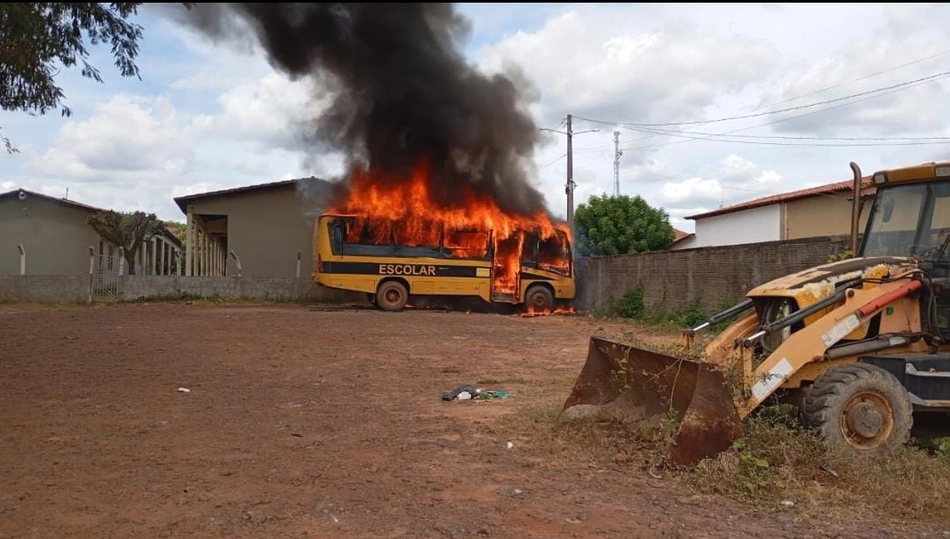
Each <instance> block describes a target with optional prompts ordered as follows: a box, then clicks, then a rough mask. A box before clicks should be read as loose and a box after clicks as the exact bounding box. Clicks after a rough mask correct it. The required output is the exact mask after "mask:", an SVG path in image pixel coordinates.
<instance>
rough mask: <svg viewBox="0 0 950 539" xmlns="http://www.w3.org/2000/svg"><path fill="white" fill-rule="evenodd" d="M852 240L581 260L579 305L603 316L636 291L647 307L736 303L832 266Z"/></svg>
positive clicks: (812, 240)
mask: <svg viewBox="0 0 950 539" xmlns="http://www.w3.org/2000/svg"><path fill="white" fill-rule="evenodd" d="M849 243H850V242H849V239H848V237H847V236H828V237H818V238H808V239H803V240H793V241H784V242H766V243H754V244H747V245H730V246H724V247H704V248H697V249H683V250H679V251H660V252H653V253H643V254H636V255H617V256H607V257H596V258H586V259H580V260H578V261H577V283H578V304H579V306H580V307H582V308H585V309H590V310H592V311H594V312H603V311H605V310H607V309H609V308H610V307H611V305H612V304H613V302H614V301H615V300H616V299H617V298H619V297H620V296H622V295H623V294H624V293H626V292H627V291H628V290H630V289H633V288H637V287H639V288H641V289H642V290H643V302H644V304H645V305H646V306H648V307H652V306H664V307H666V308H668V309H678V308H681V307H684V306H686V305H687V304H689V303H690V302H694V301H695V302H697V303H698V304H699V305H700V306H702V307H703V308H705V309H710V310H711V309H717V308H720V307H723V306H724V305H725V304H728V303H737V302H738V301H739V300H741V299H742V297H743V296H744V294H745V292H746V291H748V290H749V289H750V288H753V287H755V286H757V285H760V284H762V283H764V282H767V281H769V280H771V279H774V278H776V277H780V276H782V275H786V274H789V273H793V272H796V271H800V270H803V269H806V268H809V267H812V266H817V265H820V264H823V263H825V262H827V260H828V256H829V255H832V254H835V253H839V252H841V251H844V250H847V249H848V248H849Z"/></svg>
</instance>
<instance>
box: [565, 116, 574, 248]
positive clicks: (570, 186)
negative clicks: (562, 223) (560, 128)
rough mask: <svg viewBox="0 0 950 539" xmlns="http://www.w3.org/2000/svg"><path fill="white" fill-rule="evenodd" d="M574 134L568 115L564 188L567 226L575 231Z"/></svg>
mask: <svg viewBox="0 0 950 539" xmlns="http://www.w3.org/2000/svg"><path fill="white" fill-rule="evenodd" d="M573 138H574V132H573V131H572V130H571V115H570V114H568V115H567V184H566V185H565V186H564V192H565V193H566V194H567V226H568V227H569V228H570V229H571V230H574V187H575V185H576V184H575V183H574V151H573V149H572V139H573Z"/></svg>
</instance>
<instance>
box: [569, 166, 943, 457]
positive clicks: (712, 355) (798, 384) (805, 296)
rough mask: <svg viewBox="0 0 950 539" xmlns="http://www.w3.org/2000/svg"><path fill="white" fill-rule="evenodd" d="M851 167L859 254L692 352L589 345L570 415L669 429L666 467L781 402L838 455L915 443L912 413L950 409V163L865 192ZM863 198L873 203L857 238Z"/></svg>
mask: <svg viewBox="0 0 950 539" xmlns="http://www.w3.org/2000/svg"><path fill="white" fill-rule="evenodd" d="M851 167H852V170H853V172H854V180H855V181H854V186H855V187H854V199H853V201H854V204H855V206H854V211H853V212H852V246H853V248H854V252H855V254H856V256H855V257H853V258H849V259H846V260H842V261H839V262H834V263H830V264H825V265H822V266H818V267H814V268H810V269H808V270H805V271H801V272H798V273H795V274H792V275H787V276H784V277H781V278H778V279H775V280H773V281H770V282H768V283H765V284H762V285H760V286H758V287H756V288H754V289H752V290H750V291H749V292H748V293H747V294H746V297H745V299H744V300H743V301H742V302H740V303H739V304H737V305H735V306H734V307H732V308H730V309H727V310H726V311H723V312H721V313H719V314H717V315H715V316H713V317H711V318H710V319H709V320H708V321H706V323H704V324H702V325H700V326H699V327H696V328H693V329H690V330H687V331H686V332H684V339H683V346H684V347H685V348H686V349H687V350H684V357H674V356H670V355H666V354H662V353H658V352H656V351H651V350H645V349H640V348H636V347H632V346H627V345H624V344H620V343H615V342H610V341H606V340H604V339H600V338H597V337H593V338H591V342H590V349H589V354H588V358H587V362H586V364H585V365H584V367H583V369H582V371H581V373H580V375H579V376H578V378H577V380H576V382H575V385H574V387H573V390H572V393H571V395H570V396H569V397H568V399H567V401H566V402H565V404H564V409H565V413H571V414H576V413H590V412H594V413H596V414H598V415H601V416H603V415H608V416H610V417H612V418H614V419H619V420H624V421H636V422H638V423H639V424H640V426H641V431H642V432H645V433H653V434H655V435H657V436H659V435H661V433H664V432H666V433H668V432H671V431H672V432H674V433H675V434H674V436H673V440H672V444H671V445H670V449H669V452H668V455H667V460H668V463H670V464H674V465H693V464H695V463H697V462H699V461H700V460H701V459H703V458H706V457H710V456H713V455H715V454H716V453H718V452H720V451H723V450H725V449H728V448H729V446H730V444H731V443H732V441H733V440H734V439H735V438H737V437H739V436H741V434H742V419H744V418H745V417H746V416H748V415H749V414H750V413H752V412H753V411H754V410H756V409H757V408H758V407H759V406H760V405H762V404H763V403H764V402H766V400H770V399H777V398H779V397H781V398H782V399H787V400H789V401H790V402H795V403H796V404H798V405H799V408H800V410H801V416H802V420H803V422H804V423H805V424H807V425H809V426H811V427H814V428H816V429H818V431H819V432H820V433H821V435H822V437H823V438H824V440H825V441H826V442H827V443H828V444H829V445H830V446H833V447H837V448H843V449H846V450H851V451H854V452H856V453H863V454H867V453H876V452H885V451H890V450H893V449H895V448H897V447H899V446H901V445H902V444H904V443H905V442H906V441H907V440H908V438H909V435H910V430H911V426H912V424H913V414H914V413H915V412H916V413H925V412H930V411H942V412H946V411H947V410H950V344H948V343H950V163H929V164H924V165H920V166H914V167H908V168H901V169H894V170H885V171H880V172H876V173H874V174H873V175H872V176H871V182H870V185H869V186H868V187H867V188H866V189H862V176H861V172H860V169H859V168H858V167H857V165H855V164H854V163H852V164H851ZM862 192H873V198H872V203H871V207H870V214H869V215H868V221H867V225H866V229H865V231H864V234H863V236H862V237H861V238H860V242H859V241H858V234H857V223H858V217H859V213H860V212H859V209H858V204H859V203H860V200H861V195H862ZM728 320H733V322H732V324H731V325H730V326H729V327H728V328H727V329H726V330H724V331H723V332H721V333H720V334H719V335H717V336H716V337H715V338H714V339H713V340H712V341H711V342H709V344H707V345H706V346H705V347H703V348H702V349H701V350H699V351H698V352H699V354H698V355H699V358H700V359H698V360H697V359H688V358H687V356H689V355H690V354H687V353H685V352H687V351H688V352H695V350H694V348H695V344H694V343H695V337H696V336H697V335H698V334H699V333H700V332H702V331H703V330H704V329H707V328H708V327H710V326H713V325H716V324H719V323H721V322H724V321H728ZM671 426H672V427H673V428H671Z"/></svg>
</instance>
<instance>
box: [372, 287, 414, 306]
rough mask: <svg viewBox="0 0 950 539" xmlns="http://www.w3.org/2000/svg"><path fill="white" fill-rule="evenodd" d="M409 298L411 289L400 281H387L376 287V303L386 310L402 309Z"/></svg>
mask: <svg viewBox="0 0 950 539" xmlns="http://www.w3.org/2000/svg"><path fill="white" fill-rule="evenodd" d="M408 300H409V291H408V290H406V287H405V286H404V285H403V284H402V283H400V282H399V281H386V282H385V283H383V284H381V285H379V288H377V289H376V304H377V305H379V307H380V308H381V309H382V310H384V311H401V310H402V308H403V307H405V306H406V302H407V301H408Z"/></svg>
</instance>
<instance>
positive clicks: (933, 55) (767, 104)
mask: <svg viewBox="0 0 950 539" xmlns="http://www.w3.org/2000/svg"><path fill="white" fill-rule="evenodd" d="M947 54H950V50H948V51H943V52H939V53H934V54H931V55H929V56H925V57H923V58H918V59H916V60H911V61H909V62H905V63H903V64H900V65H897V66H893V67H890V68H887V69H883V70H880V71H876V72H874V73H869V74H867V75H863V76H861V77H858V78H856V79H854V80H852V81H850V82H846V83H839V84H835V85H832V86H827V87H825V88H822V89H820V90H815V91H813V92H809V93H807V94H803V95H799V96H794V97H790V98H787V99H784V100H782V101H777V102H772V103H766V104H763V105H760V106H758V107H756V108H754V109H751V112H755V111H757V110H760V109H761V108H763V107H768V106H774V105H779V104H781V103H786V102H790V101H795V100H797V99H801V98H803V97H808V96H811V95H815V94H819V93H823V92H826V91H828V90H832V89H835V88H839V87H841V86H845V85H847V84H851V83H854V82H859V81H862V80H865V79H869V78H873V77H876V76H878V75H883V74H884V73H888V72H891V71H896V70H898V69H903V68H905V67H907V66H911V65H914V64H918V63H921V62H925V61H927V60H931V59H933V58H938V57H940V56H945V55H947ZM913 86H916V85H913ZM895 91H897V90H895ZM887 93H891V92H887ZM884 95H886V94H884ZM865 99H869V98H865ZM861 101H864V99H861V100H858V101H855V102H856V103H857V102H861ZM844 105H847V103H845V104H844ZM844 105H839V106H844ZM835 108H838V106H836V107H829V108H827V109H823V110H832V109H835ZM816 112H821V111H816ZM810 114H814V112H812V113H808V114H803V115H797V116H793V117H791V118H787V119H783V120H778V121H776V122H767V123H765V124H761V125H755V126H751V127H747V128H743V129H739V130H734V131H729V132H727V133H718V134H713V133H710V134H709V136H717V135H719V136H722V135H728V134H730V133H738V132H741V131H747V130H748V129H752V128H755V127H761V126H767V125H772V124H774V123H779V122H782V121H787V120H792V119H796V118H801V117H803V116H807V115H810ZM588 121H594V122H596V121H597V120H588ZM562 123H563V122H562ZM602 123H609V122H602ZM642 125H649V124H642ZM678 131H681V132H682V130H678ZM658 136H662V135H659V134H648V135H647V136H644V137H640V138H638V139H634V140H633V142H637V141H642V140H649V139H652V138H656V137H658ZM745 138H754V137H753V136H752V135H749V136H748V137H745ZM830 139H833V138H830ZM816 140H817V138H816ZM869 140H870V138H869ZM682 142H688V140H679V141H673V142H667V143H663V144H659V145H648V146H644V147H643V148H644V149H646V148H654V147H662V146H669V145H671V144H679V143H682ZM633 149H639V148H633ZM584 150H587V148H585V149H584ZM596 153H606V150H600V151H598V152H596Z"/></svg>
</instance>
